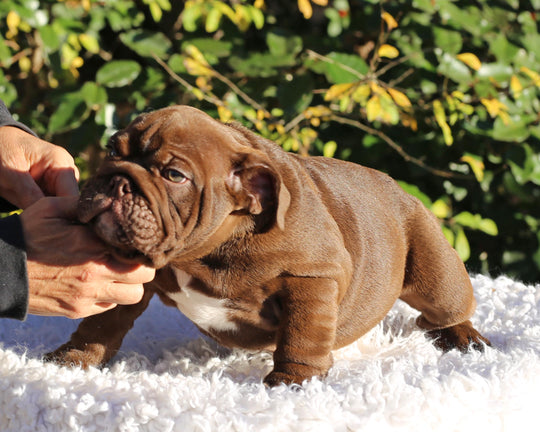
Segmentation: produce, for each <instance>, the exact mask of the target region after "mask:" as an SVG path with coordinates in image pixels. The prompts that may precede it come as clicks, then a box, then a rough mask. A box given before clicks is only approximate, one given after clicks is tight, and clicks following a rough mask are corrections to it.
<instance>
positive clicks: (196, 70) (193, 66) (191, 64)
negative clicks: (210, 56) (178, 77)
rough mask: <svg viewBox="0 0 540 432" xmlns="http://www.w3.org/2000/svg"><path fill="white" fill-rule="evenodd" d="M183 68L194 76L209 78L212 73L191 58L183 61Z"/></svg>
mask: <svg viewBox="0 0 540 432" xmlns="http://www.w3.org/2000/svg"><path fill="white" fill-rule="evenodd" d="M184 66H185V68H186V69H187V71H188V73H189V74H190V75H194V76H211V75H212V74H213V73H214V72H213V71H212V69H210V68H208V67H206V66H205V65H204V64H201V63H199V62H198V61H197V60H195V59H192V58H186V59H185V60H184Z"/></svg>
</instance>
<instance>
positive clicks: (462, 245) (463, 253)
mask: <svg viewBox="0 0 540 432" xmlns="http://www.w3.org/2000/svg"><path fill="white" fill-rule="evenodd" d="M454 248H455V249H456V252H457V253H458V255H459V257H460V258H461V260H462V261H463V262H465V261H467V260H468V259H469V258H470V256H471V247H470V245H469V240H467V236H466V235H465V231H463V228H458V229H457V233H456V240H455V243H454Z"/></svg>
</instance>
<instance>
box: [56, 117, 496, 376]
mask: <svg viewBox="0 0 540 432" xmlns="http://www.w3.org/2000/svg"><path fill="white" fill-rule="evenodd" d="M110 148H111V152H110V154H109V156H108V157H107V158H106V160H105V161H104V162H103V164H102V166H101V168H100V170H99V171H98V173H97V174H96V175H95V176H94V177H93V178H92V179H90V180H89V181H88V182H87V184H86V186H85V188H84V189H83V191H82V195H81V199H80V205H79V218H80V220H81V221H82V222H85V223H89V224H91V225H92V226H93V228H94V230H95V231H96V233H97V234H98V235H99V236H100V237H101V238H102V239H103V240H104V241H105V242H106V243H108V244H109V245H110V247H111V250H112V251H113V253H115V254H116V255H119V256H122V257H123V258H124V259H128V260H134V261H138V262H144V263H150V264H151V265H153V266H154V267H156V268H157V269H159V270H158V272H157V274H156V278H155V280H154V281H153V282H151V283H149V284H147V285H145V288H146V290H145V296H144V298H143V300H142V301H141V302H140V303H139V304H137V305H134V306H118V307H117V308H115V309H113V310H111V311H108V312H105V313H103V314H101V315H99V316H94V317H90V318H87V319H85V320H83V322H82V323H81V324H80V326H79V328H78V329H77V331H76V332H75V333H73V335H72V336H71V340H70V341H69V342H67V343H66V344H65V345H63V346H62V347H60V348H58V349H57V350H56V351H55V352H54V353H51V354H50V355H49V358H51V359H53V360H55V361H57V362H59V363H62V364H78V365H82V366H83V367H86V366H89V365H99V364H102V363H105V362H107V361H108V360H109V359H110V358H111V357H112V356H114V354H115V353H116V352H117V350H118V349H119V347H120V345H121V343H122V339H123V338H124V336H125V334H126V333H127V331H128V330H129V329H130V328H131V327H132V325H133V322H134V320H135V319H136V318H137V317H138V316H139V315H140V314H141V313H142V312H143V311H144V309H145V308H146V307H147V305H148V302H149V301H150V298H151V297H152V296H153V295H154V294H157V295H159V296H160V298H161V299H162V300H163V301H164V302H165V303H166V304H169V305H171V306H175V307H178V308H179V309H180V310H181V311H182V312H184V313H185V315H186V316H187V317H189V318H190V319H191V320H193V321H194V322H195V324H197V325H198V327H199V328H200V329H201V330H202V331H203V332H204V333H206V334H207V335H209V336H211V337H212V338H214V339H216V340H217V341H218V342H220V343H222V344H223V345H225V346H229V347H242V348H248V349H266V350H272V351H273V353H274V354H273V355H274V368H273V370H272V371H271V372H270V374H269V375H268V376H267V377H266V378H265V379H264V381H265V382H266V383H267V384H269V385H276V384H279V383H282V382H284V383H301V382H302V381H303V380H305V379H307V378H310V377H312V376H315V375H319V376H323V375H325V374H326V373H327V372H328V369H329V368H330V367H331V365H332V355H331V352H332V350H334V349H337V348H340V347H343V346H345V345H347V344H349V343H351V342H353V341H354V340H356V339H357V338H359V337H360V336H362V335H363V334H365V333H366V332H367V331H368V330H370V329H371V328H372V327H374V326H375V325H376V324H377V323H378V322H379V321H380V320H381V319H382V318H383V317H384V316H385V315H386V313H387V312H388V310H389V309H390V308H391V307H392V305H393V304H394V302H395V301H396V299H398V298H400V299H402V300H404V301H405V302H407V303H408V304H409V305H411V306H412V307H414V308H416V309H418V310H419V311H420V312H421V315H420V317H419V318H418V321H417V322H418V325H419V326H420V327H422V328H423V329H426V330H428V331H429V332H431V333H432V334H433V335H434V336H435V337H436V338H435V343H436V344H437V345H438V346H439V347H441V348H442V349H444V350H448V349H451V348H454V347H455V348H458V349H460V350H464V351H465V350H467V348H468V346H469V345H470V344H472V345H473V346H474V347H475V348H478V349H481V348H482V347H483V344H484V343H487V344H489V342H488V341H487V339H485V338H483V337H482V336H481V335H480V334H479V333H478V332H477V331H476V330H475V329H474V328H473V327H472V325H471V323H470V321H468V320H469V318H470V317H471V315H472V314H473V312H474V308H475V300H474V297H473V291H472V287H471V283H470V281H469V277H468V275H467V272H466V271H465V267H464V265H463V263H462V262H461V261H460V259H459V258H458V256H457V254H456V253H455V251H454V250H453V249H452V248H451V247H450V245H449V244H448V243H447V241H446V240H445V238H444V236H443V235H442V232H441V229H440V227H439V225H438V223H437V221H436V220H435V218H434V217H433V216H432V215H431V214H430V213H429V211H427V210H426V209H425V208H424V207H423V206H422V204H420V202H419V201H418V200H417V199H415V198H413V197H411V196H410V195H408V194H406V193H405V192H403V190H402V189H401V188H400V187H399V186H398V185H397V184H396V183H395V182H394V181H393V180H392V179H390V178H389V177H387V176H386V175H384V174H382V173H380V172H377V171H374V170H372V169H368V168H365V167H362V166H360V165H356V164H353V163H348V162H343V161H338V160H334V159H326V158H319V157H310V158H305V157H300V156H298V155H294V154H290V153H286V152H284V151H283V150H282V149H281V148H279V147H278V146H277V145H276V144H275V143H273V142H271V141H269V140H266V139H264V138H262V137H260V136H258V135H256V134H254V133H252V132H250V131H249V130H247V129H245V128H243V127H241V126H238V125H234V124H232V125H225V124H222V123H220V122H218V121H216V120H213V119H212V118H211V117H209V116H208V115H206V114H204V113H202V112H201V111H199V110H197V109H194V108H190V107H186V106H175V107H170V108H165V109H161V110H158V111H154V112H152V113H148V114H144V115H142V116H140V117H138V118H137V119H135V120H134V121H133V122H132V123H131V124H130V125H129V126H128V127H127V128H126V129H125V130H122V131H120V132H118V133H116V134H115V135H114V136H113V137H112V138H111V140H110Z"/></svg>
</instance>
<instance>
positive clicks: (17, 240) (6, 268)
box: [0, 100, 35, 320]
mask: <svg viewBox="0 0 540 432" xmlns="http://www.w3.org/2000/svg"><path fill="white" fill-rule="evenodd" d="M0 126H15V127H18V128H20V129H22V130H24V131H26V132H28V133H30V134H32V135H35V134H34V132H32V130H30V129H29V128H28V127H26V126H25V125H23V124H22V123H19V122H18V121H16V120H15V119H14V118H13V117H12V116H11V114H10V113H9V111H8V109H7V107H6V105H5V104H4V102H3V101H2V100H0ZM1 151H2V143H1V142H0V152H1ZM13 209H14V207H13V206H12V205H11V204H10V203H8V202H7V201H6V200H4V199H2V198H0V211H2V212H6V211H11V210H13ZM27 311H28V273H27V269H26V251H25V246H24V235H23V230H22V225H21V220H20V218H19V216H18V215H13V216H9V217H6V218H3V219H0V317H6V318H15V319H19V320H24V319H25V318H26V314H27Z"/></svg>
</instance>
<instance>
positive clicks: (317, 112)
mask: <svg viewBox="0 0 540 432" xmlns="http://www.w3.org/2000/svg"><path fill="white" fill-rule="evenodd" d="M331 114H332V110H331V109H330V108H328V107H327V106H325V105H317V106H314V107H309V108H307V109H306V110H305V111H304V117H305V118H307V119H310V118H313V117H324V116H329V115H331Z"/></svg>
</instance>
